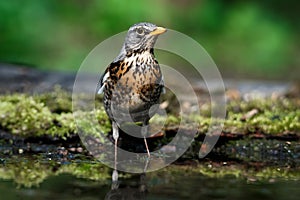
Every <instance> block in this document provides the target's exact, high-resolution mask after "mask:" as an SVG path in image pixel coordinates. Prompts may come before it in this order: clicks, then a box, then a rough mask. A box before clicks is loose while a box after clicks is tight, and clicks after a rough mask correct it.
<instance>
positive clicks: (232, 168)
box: [147, 162, 300, 181]
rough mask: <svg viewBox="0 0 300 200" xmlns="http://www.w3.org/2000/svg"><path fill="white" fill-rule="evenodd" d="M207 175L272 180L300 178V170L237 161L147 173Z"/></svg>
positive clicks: (154, 175) (169, 167) (182, 166)
mask: <svg viewBox="0 0 300 200" xmlns="http://www.w3.org/2000/svg"><path fill="white" fill-rule="evenodd" d="M178 175H179V176H180V175H181V176H190V177H193V176H199V175H203V176H207V177H211V178H223V177H228V176H232V177H235V178H238V179H246V180H251V181H270V180H274V179H275V180H300V170H299V169H298V168H297V169H295V168H281V167H262V168H260V169H258V168H255V167H245V166H244V165H240V164H237V163H232V164H228V163H226V162H223V163H211V162H203V163H199V164H197V165H196V166H186V165H170V166H168V167H166V168H163V169H161V170H159V171H157V172H153V173H149V174H147V176H148V177H150V178H154V177H161V178H162V177H163V178H165V179H167V180H170V178H166V177H176V176H178Z"/></svg>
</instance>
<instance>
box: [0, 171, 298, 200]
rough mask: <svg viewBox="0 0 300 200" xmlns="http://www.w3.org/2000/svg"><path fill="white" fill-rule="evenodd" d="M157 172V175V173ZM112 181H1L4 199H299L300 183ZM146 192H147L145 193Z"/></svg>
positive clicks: (187, 179) (176, 179) (66, 177)
mask: <svg viewBox="0 0 300 200" xmlns="http://www.w3.org/2000/svg"><path fill="white" fill-rule="evenodd" d="M154 173H155V172H154ZM143 178H144V179H145V180H144V181H141V180H140V177H139V176H135V177H133V178H129V179H124V180H120V182H119V184H120V185H119V188H118V189H114V190H111V182H110V181H109V180H107V181H89V180H86V179H81V178H76V177H75V176H72V175H68V174H61V175H58V176H51V177H48V178H47V179H46V180H45V181H44V182H42V183H41V184H40V185H39V186H38V187H33V188H25V187H18V186H17V185H16V184H15V183H13V182H12V181H6V180H0V193H1V199H8V200H10V199H12V200H13V199H24V200H27V199H31V200H32V199H130V200H131V199H132V200H133V199H153V200H154V199H155V200H171V199H264V200H266V199H298V197H299V195H300V190H299V183H300V182H299V181H283V180H282V181H276V182H249V181H246V180H240V179H237V178H234V177H226V178H209V177H205V176H203V175H198V176H193V177H190V176H184V175H176V176H172V177H168V178H166V177H164V178H158V177H155V178H151V174H149V177H148V175H146V177H143ZM144 191H145V192H144Z"/></svg>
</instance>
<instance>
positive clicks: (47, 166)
mask: <svg viewBox="0 0 300 200" xmlns="http://www.w3.org/2000/svg"><path fill="white" fill-rule="evenodd" d="M42 160H43V158H41V156H33V157H24V156H23V157H19V156H13V157H12V158H10V159H7V161H6V164H5V165H1V166H0V178H1V179H5V180H14V182H16V183H17V185H18V186H19V187H20V186H25V187H33V186H38V185H39V184H40V183H42V182H43V181H44V180H45V179H46V178H48V177H49V176H57V175H60V174H71V175H73V176H75V177H78V178H84V179H88V180H95V181H103V180H107V179H110V177H111V169H110V168H108V167H107V166H104V165H103V164H102V163H99V162H94V161H92V160H86V161H85V162H75V161H70V162H69V164H62V165H61V164H59V162H57V161H55V160H53V161H52V160H47V161H42ZM120 176H122V174H120Z"/></svg>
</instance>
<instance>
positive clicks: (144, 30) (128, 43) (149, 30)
mask: <svg viewBox="0 0 300 200" xmlns="http://www.w3.org/2000/svg"><path fill="white" fill-rule="evenodd" d="M166 31H167V29H165V28H163V27H159V26H156V25H154V24H151V23H145V22H143V23H138V24H135V25H133V26H131V27H130V28H129V30H128V33H127V36H126V39H125V43H124V47H125V50H126V52H139V51H147V50H148V51H150V50H151V49H153V46H154V44H155V42H156V40H157V37H158V35H160V34H162V33H164V32H166Z"/></svg>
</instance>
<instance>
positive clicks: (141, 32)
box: [136, 28, 144, 35]
mask: <svg viewBox="0 0 300 200" xmlns="http://www.w3.org/2000/svg"><path fill="white" fill-rule="evenodd" d="M136 32H137V33H138V34H139V35H142V34H144V30H143V29H142V28H138V29H136Z"/></svg>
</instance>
